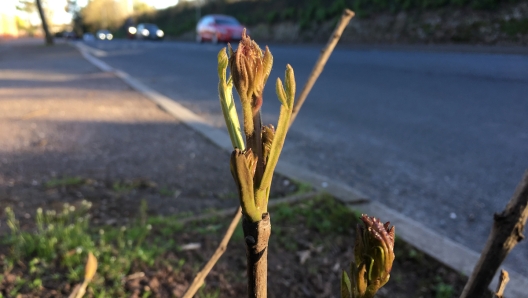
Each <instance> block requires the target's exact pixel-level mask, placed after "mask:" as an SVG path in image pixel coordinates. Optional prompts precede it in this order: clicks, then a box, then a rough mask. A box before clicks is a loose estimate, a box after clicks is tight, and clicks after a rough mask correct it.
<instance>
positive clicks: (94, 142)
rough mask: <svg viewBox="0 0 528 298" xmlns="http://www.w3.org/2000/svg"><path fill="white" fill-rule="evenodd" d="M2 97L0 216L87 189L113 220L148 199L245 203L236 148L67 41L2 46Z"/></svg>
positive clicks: (22, 214) (178, 203) (29, 212)
mask: <svg viewBox="0 0 528 298" xmlns="http://www.w3.org/2000/svg"><path fill="white" fill-rule="evenodd" d="M0 47H1V46H0ZM0 99H1V100H0V168H1V171H0V206H1V208H0V209H1V210H0V218H2V217H3V212H4V208H5V207H6V206H13V207H14V209H15V213H16V214H17V215H18V218H20V219H21V224H22V226H24V225H25V224H27V223H29V222H31V217H32V216H33V215H34V214H35V210H36V208H38V207H43V208H44V209H49V208H60V207H61V206H62V204H64V203H70V204H76V203H79V202H80V201H82V200H83V199H86V200H89V201H91V202H92V203H93V204H94V208H93V210H94V214H93V216H94V222H95V223H99V222H101V223H105V224H120V223H122V222H126V221H127V220H128V219H129V218H131V217H134V216H135V215H136V213H137V210H138V208H139V205H140V201H141V200H142V199H145V200H146V201H147V202H148V207H149V212H150V213H152V214H175V213H179V212H193V213H201V212H205V211H206V210H208V209H211V208H226V207H231V206H233V207H234V206H236V205H237V202H238V200H237V199H236V193H235V191H236V190H235V186H234V183H233V181H232V178H231V175H230V174H229V164H228V160H229V155H228V153H226V152H225V151H224V150H222V149H220V148H218V147H217V146H215V145H213V144H212V143H210V142H209V141H207V140H206V139H205V138H203V137H202V136H201V135H199V134H198V133H196V132H195V131H193V130H191V129H189V128H188V127H187V126H185V125H183V124H182V123H181V122H180V121H178V120H177V119H175V118H174V117H173V116H171V115H169V114H167V113H165V112H164V111H163V110H161V109H160V108H158V106H156V105H155V104H154V103H152V102H151V101H150V100H148V99H146V98H144V97H143V96H142V95H140V94H138V93H137V92H135V91H132V90H131V89H130V88H129V87H128V86H127V85H125V84H124V83H123V82H122V81H121V80H120V79H119V78H117V77H115V76H114V75H113V74H110V73H103V72H100V71H99V70H98V69H97V68H96V67H94V66H92V65H91V64H90V63H89V62H88V61H86V60H85V59H84V58H83V57H82V56H81V55H80V54H79V52H78V51H77V50H76V49H75V48H73V47H71V46H69V45H66V44H58V45H55V46H53V47H45V46H42V45H35V44H26V45H23V44H22V45H20V44H18V45H10V46H9V47H5V48H4V49H2V56H1V57H0ZM77 177H79V178H81V179H82V180H81V179H77ZM52 184H55V185H59V186H62V187H50V185H52ZM276 184H278V183H276ZM278 185H279V186H280V185H282V184H278ZM283 190H285V191H287V189H286V188H284V189H283ZM281 191H282V190H279V189H275V193H276V194H277V195H280V194H281ZM5 229H6V227H5V225H4V226H2V224H0V232H3V231H5Z"/></svg>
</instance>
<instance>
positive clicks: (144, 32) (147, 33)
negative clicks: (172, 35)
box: [141, 29, 150, 36]
mask: <svg viewBox="0 0 528 298" xmlns="http://www.w3.org/2000/svg"><path fill="white" fill-rule="evenodd" d="M149 33H150V32H149V31H148V29H143V30H141V34H142V35H143V36H149Z"/></svg>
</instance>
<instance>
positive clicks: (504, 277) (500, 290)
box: [495, 270, 510, 298]
mask: <svg viewBox="0 0 528 298" xmlns="http://www.w3.org/2000/svg"><path fill="white" fill-rule="evenodd" d="M509 281H510V276H509V275H508V271H506V270H501V275H500V277H499V284H498V285H497V292H496V293H495V298H503V297H504V289H506V285H507V284H508V282H509Z"/></svg>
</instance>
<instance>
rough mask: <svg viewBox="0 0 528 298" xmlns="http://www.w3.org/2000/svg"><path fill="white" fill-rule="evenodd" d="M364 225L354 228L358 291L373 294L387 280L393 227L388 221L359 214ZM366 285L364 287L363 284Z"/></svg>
mask: <svg viewBox="0 0 528 298" xmlns="http://www.w3.org/2000/svg"><path fill="white" fill-rule="evenodd" d="M361 221H362V222H363V224H364V226H361V225H358V226H357V229H356V244H355V247H354V254H355V259H356V264H357V272H358V273H359V274H358V275H357V278H358V279H359V280H358V281H357V284H358V286H359V285H361V286H360V287H359V288H360V289H359V292H360V293H361V292H363V291H366V292H368V293H371V294H374V293H376V292H377V291H378V289H379V288H381V287H382V286H383V285H385V284H386V283H387V282H388V281H389V277H390V272H391V269H392V262H393V261H394V235H395V228H394V226H393V227H390V222H387V223H385V224H383V223H382V222H381V221H380V220H379V219H377V218H375V217H370V216H367V215H365V214H363V215H362V216H361ZM364 285H366V288H365V286H364Z"/></svg>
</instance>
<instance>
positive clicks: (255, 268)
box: [242, 213, 271, 298]
mask: <svg viewBox="0 0 528 298" xmlns="http://www.w3.org/2000/svg"><path fill="white" fill-rule="evenodd" d="M242 228H243V230H244V240H245V243H246V259H247V278H248V297H250V298H265V297H267V295H268V294H267V291H268V243H269V238H270V235H271V221H270V216H269V213H265V214H263V215H262V220H261V221H258V222H251V221H250V220H247V219H246V218H244V219H243V220H242Z"/></svg>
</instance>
